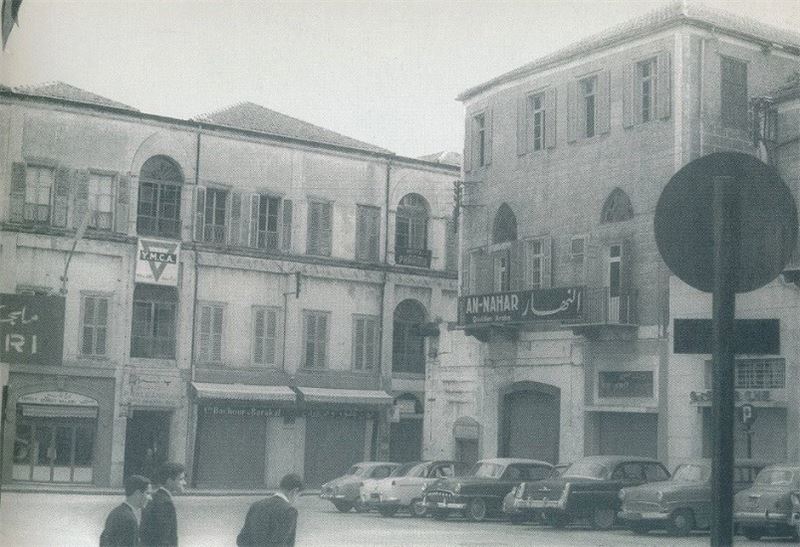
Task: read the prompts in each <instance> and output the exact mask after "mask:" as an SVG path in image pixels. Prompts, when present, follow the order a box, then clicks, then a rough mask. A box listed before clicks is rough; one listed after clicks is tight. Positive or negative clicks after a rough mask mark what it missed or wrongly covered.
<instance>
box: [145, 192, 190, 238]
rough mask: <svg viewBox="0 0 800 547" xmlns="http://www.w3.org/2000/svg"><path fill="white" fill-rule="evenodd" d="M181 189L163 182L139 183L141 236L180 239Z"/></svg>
mask: <svg viewBox="0 0 800 547" xmlns="http://www.w3.org/2000/svg"><path fill="white" fill-rule="evenodd" d="M180 213H181V187H180V185H178V184H170V183H163V182H148V181H140V182H139V205H138V209H137V218H136V229H137V232H138V233H139V234H140V235H149V236H161V237H168V238H178V237H180V230H181V221H180V218H181V217H180Z"/></svg>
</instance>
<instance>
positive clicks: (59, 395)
mask: <svg viewBox="0 0 800 547" xmlns="http://www.w3.org/2000/svg"><path fill="white" fill-rule="evenodd" d="M17 403H27V404H36V405H59V406H97V401H95V400H94V399H92V398H91V397H87V396H85V395H81V394H79V393H71V392H69V391H39V392H37V393H28V394H27V395H21V396H20V398H19V399H17Z"/></svg>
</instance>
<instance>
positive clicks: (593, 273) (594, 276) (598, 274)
mask: <svg viewBox="0 0 800 547" xmlns="http://www.w3.org/2000/svg"><path fill="white" fill-rule="evenodd" d="M602 249H603V245H602V242H601V241H600V240H599V239H598V238H597V236H593V235H588V236H587V237H586V241H585V243H584V253H585V257H584V261H585V263H586V265H585V267H584V268H585V270H586V279H585V281H584V284H585V285H586V286H587V287H592V288H594V287H602V286H604V284H605V279H604V276H605V273H604V271H603V268H604V267H605V255H603V253H602Z"/></svg>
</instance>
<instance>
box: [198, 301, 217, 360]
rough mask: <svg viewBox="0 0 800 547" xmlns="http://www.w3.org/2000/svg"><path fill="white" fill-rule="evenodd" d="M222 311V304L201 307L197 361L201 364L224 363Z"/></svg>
mask: <svg viewBox="0 0 800 547" xmlns="http://www.w3.org/2000/svg"><path fill="white" fill-rule="evenodd" d="M222 310H223V307H222V306H221V305H220V304H203V305H201V306H200V326H199V331H200V332H199V335H200V336H199V337H198V351H197V360H198V361H199V362H201V363H220V362H222Z"/></svg>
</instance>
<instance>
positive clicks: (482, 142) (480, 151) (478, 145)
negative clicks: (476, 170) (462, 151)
mask: <svg viewBox="0 0 800 547" xmlns="http://www.w3.org/2000/svg"><path fill="white" fill-rule="evenodd" d="M472 121H473V125H474V127H475V161H476V162H477V164H478V167H483V166H484V165H486V116H485V115H484V114H478V115H477V116H475V117H474V118H473V119H472Z"/></svg>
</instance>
